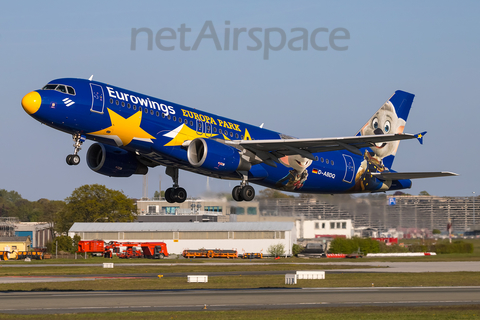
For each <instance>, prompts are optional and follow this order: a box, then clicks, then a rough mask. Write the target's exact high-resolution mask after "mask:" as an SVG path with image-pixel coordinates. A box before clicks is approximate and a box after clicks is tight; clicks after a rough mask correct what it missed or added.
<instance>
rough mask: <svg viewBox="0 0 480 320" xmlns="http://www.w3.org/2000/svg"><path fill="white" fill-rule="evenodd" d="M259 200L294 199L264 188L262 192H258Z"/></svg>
mask: <svg viewBox="0 0 480 320" xmlns="http://www.w3.org/2000/svg"><path fill="white" fill-rule="evenodd" d="M259 198H265V199H271V198H275V199H278V198H295V196H293V195H288V194H285V193H283V192H280V191H278V190H274V189H270V188H265V189H263V190H260V192H259Z"/></svg>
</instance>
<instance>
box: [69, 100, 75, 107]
mask: <svg viewBox="0 0 480 320" xmlns="http://www.w3.org/2000/svg"><path fill="white" fill-rule="evenodd" d="M72 104H75V102H73V101H70V102H69V103H67V107H70V106H71V105H72Z"/></svg>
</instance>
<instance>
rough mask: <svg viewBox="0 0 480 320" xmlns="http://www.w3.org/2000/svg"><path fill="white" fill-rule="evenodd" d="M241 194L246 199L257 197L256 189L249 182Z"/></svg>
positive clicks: (250, 199)
mask: <svg viewBox="0 0 480 320" xmlns="http://www.w3.org/2000/svg"><path fill="white" fill-rule="evenodd" d="M241 196H242V198H243V200H245V201H252V200H253V198H255V189H253V187H252V186H250V185H248V184H247V185H245V186H244V187H243V188H242V192H241Z"/></svg>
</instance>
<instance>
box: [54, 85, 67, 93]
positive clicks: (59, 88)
mask: <svg viewBox="0 0 480 320" xmlns="http://www.w3.org/2000/svg"><path fill="white" fill-rule="evenodd" d="M55 90H57V91H60V92H63V93H67V89H66V88H65V86H63V85H61V84H59V85H58V86H57V87H56V88H55Z"/></svg>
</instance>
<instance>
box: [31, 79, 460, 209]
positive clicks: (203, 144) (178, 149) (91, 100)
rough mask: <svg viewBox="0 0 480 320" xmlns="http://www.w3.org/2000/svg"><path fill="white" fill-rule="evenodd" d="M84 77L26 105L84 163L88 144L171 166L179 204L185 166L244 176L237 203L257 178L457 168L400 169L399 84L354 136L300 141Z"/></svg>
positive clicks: (62, 82) (335, 179) (379, 185)
mask: <svg viewBox="0 0 480 320" xmlns="http://www.w3.org/2000/svg"><path fill="white" fill-rule="evenodd" d="M92 78H93V76H92V77H90V78H89V79H88V80H87V79H76V78H62V79H55V80H52V81H50V82H49V83H48V84H47V85H45V86H44V87H43V88H42V89H40V90H35V91H32V92H30V93H28V94H26V95H25V96H24V97H23V99H22V106H23V109H24V110H25V111H26V112H27V113H28V114H29V115H30V116H31V117H33V118H34V119H35V120H37V121H39V122H41V123H43V124H45V125H47V126H50V127H52V128H54V129H57V130H60V131H63V132H65V133H68V134H71V135H72V138H73V141H74V145H73V146H74V152H73V154H70V155H68V156H67V158H66V162H67V164H68V165H78V164H79V163H80V156H79V155H78V153H79V151H80V149H81V146H82V143H83V142H85V141H86V140H87V139H89V140H93V141H95V143H94V144H92V145H91V146H90V147H89V149H88V151H87V155H86V162H87V165H88V167H89V168H90V169H92V170H93V171H95V172H97V173H100V174H103V175H106V176H110V177H129V176H131V175H133V174H142V175H144V174H146V173H147V172H148V168H153V167H156V166H159V165H162V166H165V167H166V170H165V172H166V174H167V175H169V176H170V177H171V178H172V180H173V186H172V187H170V188H168V189H167V190H166V191H165V199H166V201H168V202H169V203H175V202H177V203H182V202H184V201H185V199H186V198H187V192H186V190H185V189H184V188H182V187H180V186H179V184H178V177H179V169H182V170H186V171H190V172H194V173H198V174H202V175H205V176H209V177H215V178H220V179H231V180H241V182H240V184H239V185H237V186H235V187H234V188H233V190H232V197H233V199H234V200H236V201H251V200H253V199H254V197H255V189H254V188H253V187H252V186H251V185H250V183H252V184H257V185H260V186H264V187H269V188H273V189H277V190H283V191H288V192H298V193H319V194H321V193H323V194H337V193H363V192H384V191H392V190H402V189H408V188H410V187H411V185H412V182H411V179H416V178H431V177H442V176H454V175H456V174H455V173H452V172H404V173H400V172H396V171H394V170H393V169H392V164H393V160H394V157H395V154H396V151H397V148H398V145H399V143H400V141H401V140H408V139H418V140H419V142H420V143H423V136H424V135H425V133H426V132H422V133H419V134H408V133H403V131H404V127H405V124H406V121H407V117H408V114H409V112H410V108H411V106H412V103H413V99H414V95H413V94H411V93H407V92H404V91H400V90H398V91H395V93H394V94H393V95H392V96H391V97H390V99H388V100H387V102H385V103H384V104H383V105H382V106H381V107H380V109H379V110H378V111H377V112H375V114H374V115H373V116H372V117H371V118H370V119H369V120H368V121H367V123H366V124H365V125H364V126H363V127H362V128H361V129H360V130H359V131H358V132H357V134H356V135H354V136H347V137H339V138H313V139H298V138H294V137H291V136H289V135H286V134H283V133H279V132H275V131H272V130H268V129H265V128H263V124H262V125H261V126H255V125H250V124H246V123H243V122H240V121H236V120H233V119H229V118H225V117H223V116H219V115H215V114H212V113H208V112H204V111H200V110H197V109H194V108H190V107H186V106H183V105H179V104H176V103H173V102H169V101H166V100H162V99H158V98H155V97H152V96H147V95H144V94H140V93H137V92H133V91H130V90H127V89H123V88H119V87H116V86H112V85H110V84H106V83H101V82H97V81H93V80H92Z"/></svg>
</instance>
